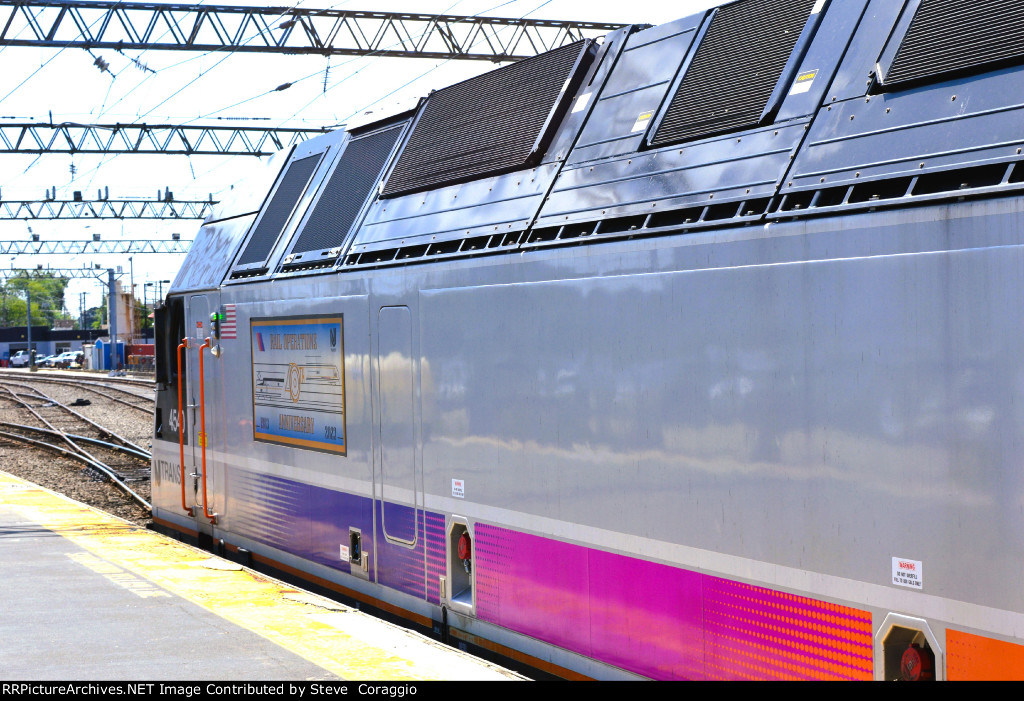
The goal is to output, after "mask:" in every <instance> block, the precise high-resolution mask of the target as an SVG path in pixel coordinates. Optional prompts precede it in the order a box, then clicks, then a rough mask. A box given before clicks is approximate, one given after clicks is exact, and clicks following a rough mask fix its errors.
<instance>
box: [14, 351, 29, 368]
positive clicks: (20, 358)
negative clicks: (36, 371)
mask: <svg viewBox="0 0 1024 701" xmlns="http://www.w3.org/2000/svg"><path fill="white" fill-rule="evenodd" d="M28 361H29V355H28V351H27V350H20V351H18V352H17V353H15V354H14V355H12V356H11V361H10V362H11V367H12V368H24V367H28Z"/></svg>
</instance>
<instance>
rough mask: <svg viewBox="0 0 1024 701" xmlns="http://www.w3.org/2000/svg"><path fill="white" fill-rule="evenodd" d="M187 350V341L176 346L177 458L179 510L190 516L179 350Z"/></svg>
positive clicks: (184, 340) (184, 339)
mask: <svg viewBox="0 0 1024 701" xmlns="http://www.w3.org/2000/svg"><path fill="white" fill-rule="evenodd" d="M182 348H188V339H187V338H183V339H181V343H179V344H178V456H179V457H180V459H181V508H183V509H184V510H185V512H186V513H187V514H188V515H189V516H192V515H194V514H193V513H192V509H191V508H190V507H189V505H188V504H186V503H185V410H184V409H182V402H181V349H182Z"/></svg>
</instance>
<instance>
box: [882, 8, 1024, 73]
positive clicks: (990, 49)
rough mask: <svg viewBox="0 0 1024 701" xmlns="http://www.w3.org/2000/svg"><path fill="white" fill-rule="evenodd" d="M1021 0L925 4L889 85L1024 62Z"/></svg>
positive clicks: (894, 64) (900, 51)
mask: <svg viewBox="0 0 1024 701" xmlns="http://www.w3.org/2000/svg"><path fill="white" fill-rule="evenodd" d="M1022 30H1024V2H1022V1H1021V0H974V1H973V2H964V0H922V2H921V4H920V5H919V6H918V8H917V13H916V14H915V15H914V20H913V21H912V22H911V23H910V29H908V30H907V33H906V36H904V38H903V42H902V43H901V44H900V48H899V49H898V50H897V52H896V57H895V58H894V59H893V62H892V65H891V66H890V67H889V70H888V71H887V72H886V74H885V85H887V86H888V85H893V84H897V83H911V82H915V81H920V80H924V79H927V78H932V77H933V76H939V75H945V74H947V73H955V72H963V71H967V70H970V69H976V68H978V67H980V66H989V67H992V66H993V65H994V64H1007V63H1018V62H1021V61H1022V60H1024V31H1022Z"/></svg>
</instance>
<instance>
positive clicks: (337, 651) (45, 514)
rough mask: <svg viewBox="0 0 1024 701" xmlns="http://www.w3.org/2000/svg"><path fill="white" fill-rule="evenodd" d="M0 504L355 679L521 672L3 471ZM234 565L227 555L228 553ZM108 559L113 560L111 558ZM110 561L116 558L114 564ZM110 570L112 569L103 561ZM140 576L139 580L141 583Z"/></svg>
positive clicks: (125, 581) (147, 590)
mask: <svg viewBox="0 0 1024 701" xmlns="http://www.w3.org/2000/svg"><path fill="white" fill-rule="evenodd" d="M0 505H3V506H7V507H10V508H12V509H15V510H16V511H17V512H18V513H20V514H21V515H22V516H23V517H25V518H26V519H27V520H30V521H32V522H33V523H36V524H38V525H40V526H42V527H43V528H46V529H47V530H50V531H52V532H54V533H56V534H58V535H60V536H62V537H63V538H66V539H67V540H69V541H71V542H72V543H74V544H75V545H77V546H79V547H81V548H83V549H85V550H87V551H89V552H90V553H92V554H93V555H95V556H96V557H97V558H99V560H100V562H96V561H93V560H92V558H77V559H78V560H79V561H80V563H81V564H83V565H85V566H88V567H90V568H91V569H94V570H95V571H97V572H100V573H101V574H106V575H107V576H108V577H109V578H110V579H112V580H113V581H115V582H117V583H119V584H121V585H122V586H126V587H127V588H129V589H132V590H133V591H135V592H136V593H137V594H138V595H140V596H153V595H154V594H155V595H159V590H154V589H153V588H152V587H150V586H149V585H147V584H145V583H144V582H137V583H135V584H133V583H132V582H131V581H130V580H131V579H133V578H131V577H127V578H126V576H125V575H124V573H120V575H119V573H118V572H117V571H116V570H115V569H113V568H123V569H124V570H127V571H128V572H130V573H133V574H135V575H138V576H139V577H142V578H143V579H145V580H148V581H149V582H152V583H153V584H154V585H156V586H157V587H160V588H161V589H163V590H166V591H168V592H171V593H173V594H176V595H178V596H180V597H182V598H184V599H187V600H188V601H191V602H194V603H196V604H198V605H199V606H202V607H204V608H206V609H207V610H209V611H211V612H213V613H214V614H216V615H218V616H220V617H222V618H224V619H226V620H228V621H230V622H232V623H234V624H235V625H237V626H240V627H242V628H245V629H246V630H249V631H252V632H253V633H256V634H258V635H261V636H263V637H264V638H267V639H268V640H271V641H273V642H275V643H277V644H279V645H281V646H282V647H283V648H285V649H287V650H289V651H290V652H292V653H294V654H296V655H299V656H300V657H303V658H304V659H306V660H308V661H310V662H312V663H313V664H316V665H319V666H320V667H322V668H323V669H325V670H327V671H329V672H331V673H333V674H336V675H338V676H339V677H342V678H343V679H348V680H388V681H435V680H436V681H440V680H501V679H516V678H519V677H518V676H517V675H515V674H514V673H512V672H509V671H507V670H504V669H502V668H500V667H498V666H496V665H491V664H488V663H486V662H482V661H480V660H477V659H476V658H473V657H471V656H469V655H466V654H463V653H460V652H459V651H457V650H454V649H452V648H449V647H446V646H442V645H441V644H440V643H437V642H435V641H432V640H429V639H427V638H425V637H423V636H420V635H417V634H416V633H412V632H411V631H407V630H405V629H403V628H400V627H398V626H392V625H390V624H387V623H385V622H383V621H379V620H377V619H374V618H372V617H370V616H367V615H366V614H363V613H361V612H359V611H356V610H355V609H351V608H349V607H346V606H342V605H341V604H338V603H336V602H332V601H329V600H327V599H322V598H320V597H317V596H314V595H312V594H306V593H303V592H299V591H298V590H296V589H294V588H292V587H289V586H288V585H286V584H283V583H281V582H278V581H275V580H273V579H270V578H268V577H264V576H261V575H259V574H256V573H253V572H251V571H249V570H245V569H234V568H233V567H230V566H229V567H228V568H227V569H218V562H222V561H219V560H217V559H211V556H210V554H209V553H206V552H203V551H201V550H198V549H196V548H192V547H190V546H188V545H185V544H183V543H179V542H178V541H175V540H172V539H170V538H166V537H164V536H162V535H159V534H157V533H153V532H151V531H148V530H146V529H145V528H142V527H139V526H136V525H134V524H132V523H129V522H128V521H124V520H121V519H119V518H117V517H114V516H111V515H109V514H106V513H103V512H101V511H98V510H96V509H93V508H91V507H89V506H86V505H84V504H81V503H79V502H75V501H72V500H70V499H68V498H66V497H64V496H61V495H59V494H55V493H53V492H50V491H49V490H46V489H44V488H42V487H39V486H37V485H34V484H32V483H30V482H25V481H24V480H21V479H19V478H17V477H14V476H13V475H10V474H8V473H6V472H2V471H0ZM223 562H224V564H225V565H228V564H229V563H227V562H226V561H223ZM104 563H106V564H104ZM111 566H112V567H111ZM104 570H106V571H104ZM140 585H141V586H140Z"/></svg>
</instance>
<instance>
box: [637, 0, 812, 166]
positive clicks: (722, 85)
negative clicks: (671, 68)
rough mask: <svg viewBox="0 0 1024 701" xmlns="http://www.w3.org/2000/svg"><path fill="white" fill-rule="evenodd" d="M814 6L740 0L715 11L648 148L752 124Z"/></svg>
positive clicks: (805, 0)
mask: <svg viewBox="0 0 1024 701" xmlns="http://www.w3.org/2000/svg"><path fill="white" fill-rule="evenodd" d="M813 6H814V0H743V2H735V3H733V4H731V5H726V6H724V7H720V8H718V10H717V11H716V12H715V16H714V18H713V19H712V20H711V26H710V27H709V28H708V31H707V34H705V36H704V39H703V40H702V41H701V43H700V46H699V47H698V48H697V54H696V55H695V56H694V58H693V61H692V62H691V63H690V67H689V68H688V69H687V71H686V75H685V76H684V77H683V80H682V82H681V83H680V84H679V89H678V90H676V94H675V95H674V96H673V98H672V102H671V103H670V104H669V107H668V111H667V112H666V113H665V117H664V118H663V119H662V121H661V124H660V125H659V126H658V131H657V132H656V133H655V135H654V138H653V139H652V140H651V145H652V146H665V145H667V144H674V143H678V142H680V141H686V140H689V139H697V138H701V137H705V136H711V135H713V134H719V133H722V132H727V131H733V130H736V129H743V128H747V127H752V126H756V125H757V123H758V121H760V119H761V114H762V112H764V109H765V106H766V105H767V104H768V99H769V98H770V97H771V96H772V91H773V90H774V89H775V84H776V83H778V82H779V77H780V76H781V74H782V69H783V68H785V67H786V62H787V61H788V60H789V55H790V54H791V53H793V47H794V46H795V45H796V42H797V39H799V38H800V33H801V31H803V28H804V25H805V24H807V18H808V17H810V14H811V9H812V8H813Z"/></svg>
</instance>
